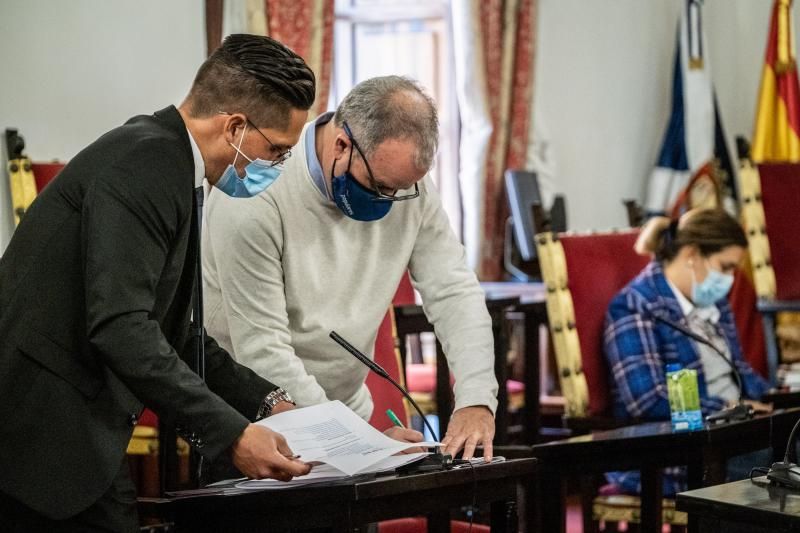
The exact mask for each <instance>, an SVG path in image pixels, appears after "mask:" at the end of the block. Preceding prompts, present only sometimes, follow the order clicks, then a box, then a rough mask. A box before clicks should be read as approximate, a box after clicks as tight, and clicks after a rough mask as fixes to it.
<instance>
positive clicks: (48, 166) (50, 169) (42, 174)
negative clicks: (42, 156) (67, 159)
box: [31, 161, 66, 192]
mask: <svg viewBox="0 0 800 533" xmlns="http://www.w3.org/2000/svg"><path fill="white" fill-rule="evenodd" d="M65 165H66V163H62V162H60V161H53V162H51V163H31V170H32V171H33V178H34V179H35V180H36V190H37V191H39V192H42V189H44V188H45V187H46V186H47V184H48V183H50V182H51V181H53V178H55V177H56V175H58V173H59V172H61V169H63V168H64V166H65Z"/></svg>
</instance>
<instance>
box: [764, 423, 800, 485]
mask: <svg viewBox="0 0 800 533" xmlns="http://www.w3.org/2000/svg"><path fill="white" fill-rule="evenodd" d="M798 428H800V419H798V420H797V422H795V424H794V427H793V428H792V432H791V433H789V442H787V443H786V452H785V453H784V454H783V461H780V462H777V463H772V466H770V468H769V472H767V479H769V480H770V481H771V482H772V483H774V484H775V485H780V486H782V487H789V488H791V489H800V467H798V466H797V465H796V464H795V463H792V462H790V461H789V451H790V450H791V449H792V446H794V442H795V441H794V439H795V436H796V435H797V430H798Z"/></svg>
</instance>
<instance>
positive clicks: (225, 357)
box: [183, 336, 278, 421]
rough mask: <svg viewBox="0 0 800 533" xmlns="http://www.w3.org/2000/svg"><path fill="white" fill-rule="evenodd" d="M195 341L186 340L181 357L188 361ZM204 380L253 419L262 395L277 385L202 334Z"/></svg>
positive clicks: (237, 408)
mask: <svg viewBox="0 0 800 533" xmlns="http://www.w3.org/2000/svg"><path fill="white" fill-rule="evenodd" d="M194 346H195V344H194V343H193V342H191V341H190V342H187V343H186V348H184V350H185V351H184V358H183V360H184V361H191V359H188V358H187V357H193V351H194ZM205 348H206V384H207V385H208V388H209V389H211V390H212V391H213V392H214V393H216V394H218V395H219V396H220V397H222V399H224V400H225V401H226V402H227V403H228V404H229V405H230V406H232V407H234V408H235V409H236V410H237V411H239V413H241V414H242V415H244V416H245V417H246V418H248V419H249V420H251V421H255V419H256V414H257V413H258V409H259V408H260V407H261V403H262V401H263V400H264V398H265V397H266V396H267V395H268V394H269V393H270V392H272V391H274V390H275V389H277V388H278V386H277V385H273V384H272V383H270V382H269V381H267V380H265V379H264V378H262V377H261V376H259V375H258V374H256V373H255V372H253V371H252V370H250V369H249V368H247V367H246V366H244V365H241V364H239V363H237V362H236V361H234V360H233V358H232V357H231V356H230V355H229V354H228V352H226V351H225V350H224V349H223V348H221V347H220V346H219V345H218V344H217V341H215V340H214V339H213V338H212V337H209V336H206V344H205Z"/></svg>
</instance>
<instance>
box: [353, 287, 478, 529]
mask: <svg viewBox="0 0 800 533" xmlns="http://www.w3.org/2000/svg"><path fill="white" fill-rule="evenodd" d="M392 303H393V304H394V305H409V304H413V303H414V289H413V287H412V286H411V280H410V279H409V277H408V274H406V275H404V276H403V278H402V280H401V281H400V286H399V287H398V288H397V293H395V296H394V299H393V300H392ZM396 338H397V335H396V332H395V329H394V315H393V309H392V308H390V309H389V310H388V311H387V312H386V316H384V318H383V322H381V325H380V328H379V329H378V336H377V338H376V339H375V353H374V358H375V362H377V363H378V364H379V365H381V366H382V367H383V368H384V369H385V370H386V372H388V373H389V375H390V376H392V377H393V378H394V379H395V380H396V381H397V382H398V383H400V384H401V385H405V383H404V382H405V380H404V375H405V374H404V372H403V371H402V370H403V369H402V367H401V363H400V354H399V352H398V350H397V345H396ZM415 366H428V365H415ZM434 370H435V369H434ZM412 375H415V374H414V373H409V378H411V376H412ZM420 375H421V379H422V380H423V381H424V380H426V379H430V380H431V382H432V381H433V376H432V375H431V376H426V373H425V372H423V373H421V374H420ZM417 379H418V380H419V378H417ZM422 385H424V383H422ZM416 386H420V383H417V385H416ZM367 387H368V388H369V390H370V393H371V394H372V401H373V403H374V405H375V407H374V410H373V411H372V417H371V418H370V421H369V423H370V424H371V425H372V426H373V427H375V428H377V429H379V430H381V431H384V430H386V429H388V428H389V427H391V425H392V423H391V421H390V420H389V418H388V417H387V416H386V410H387V409H391V410H392V411H394V412H395V414H397V416H398V417H399V418H400V420H401V421H403V423H405V424H406V425H408V423H409V417H408V409H407V406H406V402H405V400H404V399H403V395H402V394H401V393H400V391H398V390H397V389H396V388H394V387H393V386H392V385H391V384H390V383H389V382H387V381H386V380H385V379H383V378H381V377H380V376H378V375H376V374H375V373H374V372H370V373H369V375H368V376H367ZM450 529H451V531H453V532H456V531H459V532H460V531H467V530H468V524H466V523H464V522H461V521H456V520H454V521H452V522H451V525H450ZM426 530H427V519H426V518H424V517H413V518H401V519H397V520H386V521H383V522H380V523H379V524H378V531H379V532H380V533H421V532H424V531H426ZM472 530H473V531H476V532H479V533H488V531H489V528H488V526H484V525H480V524H473V526H472Z"/></svg>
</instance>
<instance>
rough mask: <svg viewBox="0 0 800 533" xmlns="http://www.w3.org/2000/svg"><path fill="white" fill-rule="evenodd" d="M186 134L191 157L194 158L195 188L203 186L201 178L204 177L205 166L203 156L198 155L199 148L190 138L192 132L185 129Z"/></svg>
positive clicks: (192, 138)
mask: <svg viewBox="0 0 800 533" xmlns="http://www.w3.org/2000/svg"><path fill="white" fill-rule="evenodd" d="M186 133H188V134H189V144H191V145H192V157H193V158H194V186H195V188H197V187H201V186H202V185H203V178H205V177H206V164H205V163H204V162H203V154H201V153H200V148H199V147H198V146H197V143H196V142H195V140H194V137H192V132H191V131H189V128H186Z"/></svg>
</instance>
